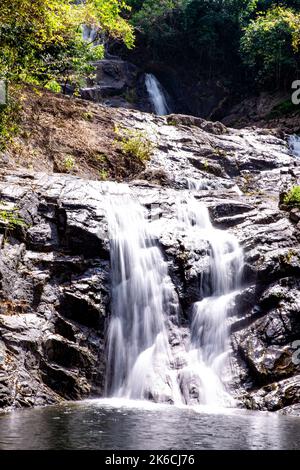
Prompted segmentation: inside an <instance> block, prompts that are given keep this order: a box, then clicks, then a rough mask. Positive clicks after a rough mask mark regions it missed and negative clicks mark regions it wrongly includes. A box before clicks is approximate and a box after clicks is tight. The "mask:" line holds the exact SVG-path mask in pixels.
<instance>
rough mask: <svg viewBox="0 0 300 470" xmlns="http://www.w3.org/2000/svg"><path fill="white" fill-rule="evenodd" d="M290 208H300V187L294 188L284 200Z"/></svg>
mask: <svg viewBox="0 0 300 470" xmlns="http://www.w3.org/2000/svg"><path fill="white" fill-rule="evenodd" d="M284 203H285V204H287V205H288V206H300V186H294V187H293V188H292V189H291V190H290V191H289V192H288V194H287V195H286V196H285V198H284Z"/></svg>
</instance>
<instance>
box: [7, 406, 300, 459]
mask: <svg viewBox="0 0 300 470" xmlns="http://www.w3.org/2000/svg"><path fill="white" fill-rule="evenodd" d="M299 448H300V418H293V417H285V416H280V415H276V414H271V413H263V412H248V411H243V410H219V411H216V410H215V411H214V410H210V409H209V408H202V409H201V408H198V409H197V410H196V409H192V408H187V407H185V408H177V407H174V406H167V405H165V406H164V405H161V406H160V405H152V404H151V403H140V404H138V403H134V402H132V403H126V402H124V401H117V400H114V401H108V400H106V401H105V400H90V401H85V402H81V403H69V404H67V405H65V406H53V407H47V408H39V409H31V410H22V411H13V412H10V413H6V414H2V415H1V416H0V449H2V450H4V449H5V450H9V449H59V450H62V449H85V450H92V449H95V450H96V449H104V450H140V449H143V450H184V449H186V450H195V449H199V450H202V449H289V450H291V449H299Z"/></svg>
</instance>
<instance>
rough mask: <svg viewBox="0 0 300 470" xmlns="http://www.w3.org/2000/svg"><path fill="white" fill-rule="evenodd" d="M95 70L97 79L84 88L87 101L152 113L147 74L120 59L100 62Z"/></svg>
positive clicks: (82, 91)
mask: <svg viewBox="0 0 300 470" xmlns="http://www.w3.org/2000/svg"><path fill="white" fill-rule="evenodd" d="M95 67H96V74H95V78H93V79H88V80H87V86H86V87H85V88H82V89H81V92H80V94H81V97H82V98H83V99H85V100H91V101H94V102H96V103H103V104H105V105H106V106H110V107H112V108H119V107H122V108H127V109H139V110H141V111H146V112H150V111H151V104H150V101H149V96H148V93H147V90H146V86H145V74H144V73H143V72H142V71H141V70H140V69H139V68H138V67H136V66H135V65H133V64H131V63H130V62H127V61H124V60H122V59H119V58H117V57H115V58H113V59H103V60H100V61H99V62H97V63H96V64H95Z"/></svg>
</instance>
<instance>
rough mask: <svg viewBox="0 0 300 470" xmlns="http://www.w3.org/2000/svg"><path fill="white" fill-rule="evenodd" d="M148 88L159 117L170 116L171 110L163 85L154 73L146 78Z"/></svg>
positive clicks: (148, 74)
mask: <svg viewBox="0 0 300 470" xmlns="http://www.w3.org/2000/svg"><path fill="white" fill-rule="evenodd" d="M145 84H146V88H147V91H148V94H149V97H150V100H151V103H152V106H153V109H154V111H155V114H157V115H159V116H165V115H167V114H170V112H171V110H170V107H169V105H168V102H167V98H166V95H165V92H164V90H163V87H162V85H161V84H160V82H159V81H158V80H157V78H156V77H155V76H154V75H153V74H152V73H147V74H146V78H145Z"/></svg>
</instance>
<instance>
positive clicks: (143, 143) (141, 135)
mask: <svg viewBox="0 0 300 470" xmlns="http://www.w3.org/2000/svg"><path fill="white" fill-rule="evenodd" d="M115 133H116V134H117V141H118V143H119V145H120V147H121V150H122V152H123V153H125V155H129V156H131V157H133V158H136V159H137V160H139V161H140V162H145V161H148V160H150V158H151V155H152V154H153V150H154V148H155V145H154V143H153V142H152V141H151V140H150V138H149V136H148V134H147V133H146V132H143V131H139V130H137V129H126V128H118V127H116V128H115Z"/></svg>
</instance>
